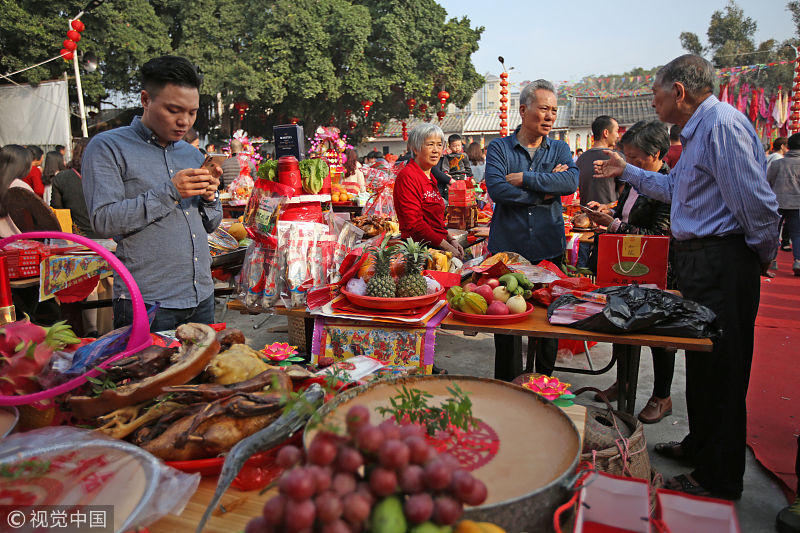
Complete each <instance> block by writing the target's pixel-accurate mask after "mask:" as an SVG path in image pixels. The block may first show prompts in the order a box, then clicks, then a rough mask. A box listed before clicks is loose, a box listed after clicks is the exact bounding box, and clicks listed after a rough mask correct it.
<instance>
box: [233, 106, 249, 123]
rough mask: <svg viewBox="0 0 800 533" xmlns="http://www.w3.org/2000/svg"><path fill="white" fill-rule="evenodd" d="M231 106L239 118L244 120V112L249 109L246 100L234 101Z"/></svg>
mask: <svg viewBox="0 0 800 533" xmlns="http://www.w3.org/2000/svg"><path fill="white" fill-rule="evenodd" d="M233 108H234V109H235V110H236V111H237V112H238V113H239V120H244V114H245V113H247V110H248V109H250V105H248V103H247V102H235V103H234V104H233Z"/></svg>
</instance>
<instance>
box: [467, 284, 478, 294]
mask: <svg viewBox="0 0 800 533" xmlns="http://www.w3.org/2000/svg"><path fill="white" fill-rule="evenodd" d="M477 288H478V286H477V285H475V284H474V283H467V284H466V285H464V290H465V291H467V292H475V289H477Z"/></svg>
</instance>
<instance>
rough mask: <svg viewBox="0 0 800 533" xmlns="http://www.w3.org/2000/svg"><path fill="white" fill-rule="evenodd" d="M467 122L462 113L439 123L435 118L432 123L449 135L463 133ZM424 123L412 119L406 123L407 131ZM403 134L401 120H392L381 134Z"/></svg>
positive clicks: (384, 135)
mask: <svg viewBox="0 0 800 533" xmlns="http://www.w3.org/2000/svg"><path fill="white" fill-rule="evenodd" d="M466 120H467V115H464V114H462V113H458V114H450V115H445V117H444V120H443V121H441V122H439V119H438V118H436V117H435V116H434V117H433V118H432V119H431V121H430V122H432V123H433V124H437V125H438V126H439V127H441V128H442V131H444V132H445V134H448V133H461V131H462V128H463V127H464V122H465V121H466ZM422 122H424V121H423V120H421V119H418V118H412V119H411V120H407V121H406V129H407V130H408V131H411V130H412V129H413V128H414V126H416V125H417V124H420V123H422ZM402 134H403V126H402V124H401V123H400V121H399V120H396V119H391V120H390V121H389V122H388V123H387V124H386V127H384V128H383V130H382V131H381V132H380V136H381V137H400V136H401V135H402Z"/></svg>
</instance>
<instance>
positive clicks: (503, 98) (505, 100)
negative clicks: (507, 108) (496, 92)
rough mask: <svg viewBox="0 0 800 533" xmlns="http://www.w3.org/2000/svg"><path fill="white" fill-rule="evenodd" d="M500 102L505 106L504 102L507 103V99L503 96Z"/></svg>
mask: <svg viewBox="0 0 800 533" xmlns="http://www.w3.org/2000/svg"><path fill="white" fill-rule="evenodd" d="M500 101H501V102H502V103H504V104H505V103H506V102H508V98H506V97H505V96H501V97H500Z"/></svg>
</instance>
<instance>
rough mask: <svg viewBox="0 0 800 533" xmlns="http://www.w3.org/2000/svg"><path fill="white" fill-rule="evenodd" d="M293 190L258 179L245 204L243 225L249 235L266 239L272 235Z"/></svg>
mask: <svg viewBox="0 0 800 533" xmlns="http://www.w3.org/2000/svg"><path fill="white" fill-rule="evenodd" d="M293 194H294V189H292V188H291V187H288V186H286V185H283V184H281V183H278V182H274V181H268V180H265V179H261V178H259V179H258V181H256V184H255V187H254V188H253V193H252V194H251V195H250V199H249V200H248V202H247V208H246V209H245V214H244V225H245V227H246V228H248V229H249V230H250V232H251V234H255V235H258V236H261V237H267V236H268V235H270V233H272V231H273V229H274V228H275V224H277V222H278V216H279V214H280V211H281V209H282V208H283V206H284V204H285V203H286V200H287V199H289V198H290V197H291V196H292V195H293Z"/></svg>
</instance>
